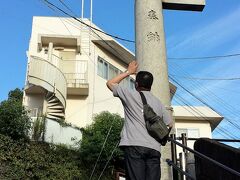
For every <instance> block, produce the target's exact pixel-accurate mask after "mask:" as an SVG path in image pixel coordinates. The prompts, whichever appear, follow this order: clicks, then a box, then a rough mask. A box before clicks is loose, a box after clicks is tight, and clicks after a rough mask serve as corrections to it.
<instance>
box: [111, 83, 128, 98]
mask: <svg viewBox="0 0 240 180" xmlns="http://www.w3.org/2000/svg"><path fill="white" fill-rule="evenodd" d="M112 91H113V96H114V97H119V98H120V99H121V100H123V101H126V100H127V97H128V95H129V94H130V92H129V89H128V88H126V87H124V86H121V85H119V84H116V85H114V86H113V88H112Z"/></svg>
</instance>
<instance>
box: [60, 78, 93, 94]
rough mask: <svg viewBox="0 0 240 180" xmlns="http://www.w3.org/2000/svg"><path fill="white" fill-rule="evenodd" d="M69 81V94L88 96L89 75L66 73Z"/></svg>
mask: <svg viewBox="0 0 240 180" xmlns="http://www.w3.org/2000/svg"><path fill="white" fill-rule="evenodd" d="M64 75H65V77H66V79H67V94H69V95H86V96H87V95H88V89H89V85H88V83H87V77H86V76H87V73H64Z"/></svg>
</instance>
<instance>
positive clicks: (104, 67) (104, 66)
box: [97, 56, 108, 79]
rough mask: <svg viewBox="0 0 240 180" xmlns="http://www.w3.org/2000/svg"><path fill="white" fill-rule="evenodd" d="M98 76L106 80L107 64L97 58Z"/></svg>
mask: <svg viewBox="0 0 240 180" xmlns="http://www.w3.org/2000/svg"><path fill="white" fill-rule="evenodd" d="M97 67H98V71H97V72H98V75H99V76H101V77H102V78H104V79H108V63H107V62H106V61H104V60H103V59H102V58H101V57H99V56H98V66H97Z"/></svg>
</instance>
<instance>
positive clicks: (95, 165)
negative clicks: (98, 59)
mask: <svg viewBox="0 0 240 180" xmlns="http://www.w3.org/2000/svg"><path fill="white" fill-rule="evenodd" d="M59 19H60V20H61V18H60V17H59ZM61 22H62V23H63V24H64V26H65V28H66V29H67V30H68V32H69V34H70V35H72V33H71V32H70V30H69V29H68V27H67V26H66V24H65V23H64V22H63V21H62V20H61ZM86 55H87V56H88V57H89V59H90V60H92V59H91V57H90V56H89V55H88V54H87V53H86ZM93 64H94V67H95V66H96V64H95V62H93ZM112 98H113V97H111V99H112ZM93 103H96V102H93ZM112 127H113V121H112V123H111V126H110V128H109V130H108V133H107V136H106V138H105V140H104V143H103V145H102V148H101V151H100V153H99V155H98V158H97V160H96V162H95V164H94V168H93V170H92V172H91V175H90V179H89V180H91V179H92V177H93V174H94V172H95V169H96V167H97V163H98V161H99V159H100V157H101V155H102V152H103V149H104V147H105V145H106V142H107V140H108V137H109V135H110V132H111V130H112ZM117 144H119V142H118V143H117ZM115 149H116V148H114V151H115ZM114 151H113V152H112V154H113V153H114ZM111 156H112V155H111ZM109 160H110V158H109ZM108 163H109V161H108V162H107V164H108ZM107 164H106V165H105V167H104V169H103V171H102V173H101V175H100V177H99V178H101V176H102V174H103V172H104V171H105V168H106V166H107Z"/></svg>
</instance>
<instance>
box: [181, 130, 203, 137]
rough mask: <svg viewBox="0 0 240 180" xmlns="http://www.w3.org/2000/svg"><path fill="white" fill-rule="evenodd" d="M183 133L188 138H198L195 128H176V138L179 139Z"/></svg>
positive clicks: (197, 131)
mask: <svg viewBox="0 0 240 180" xmlns="http://www.w3.org/2000/svg"><path fill="white" fill-rule="evenodd" d="M183 133H185V134H186V135H187V137H188V138H199V137H200V135H199V129H197V128H177V136H178V137H181V136H182V134H183Z"/></svg>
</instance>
